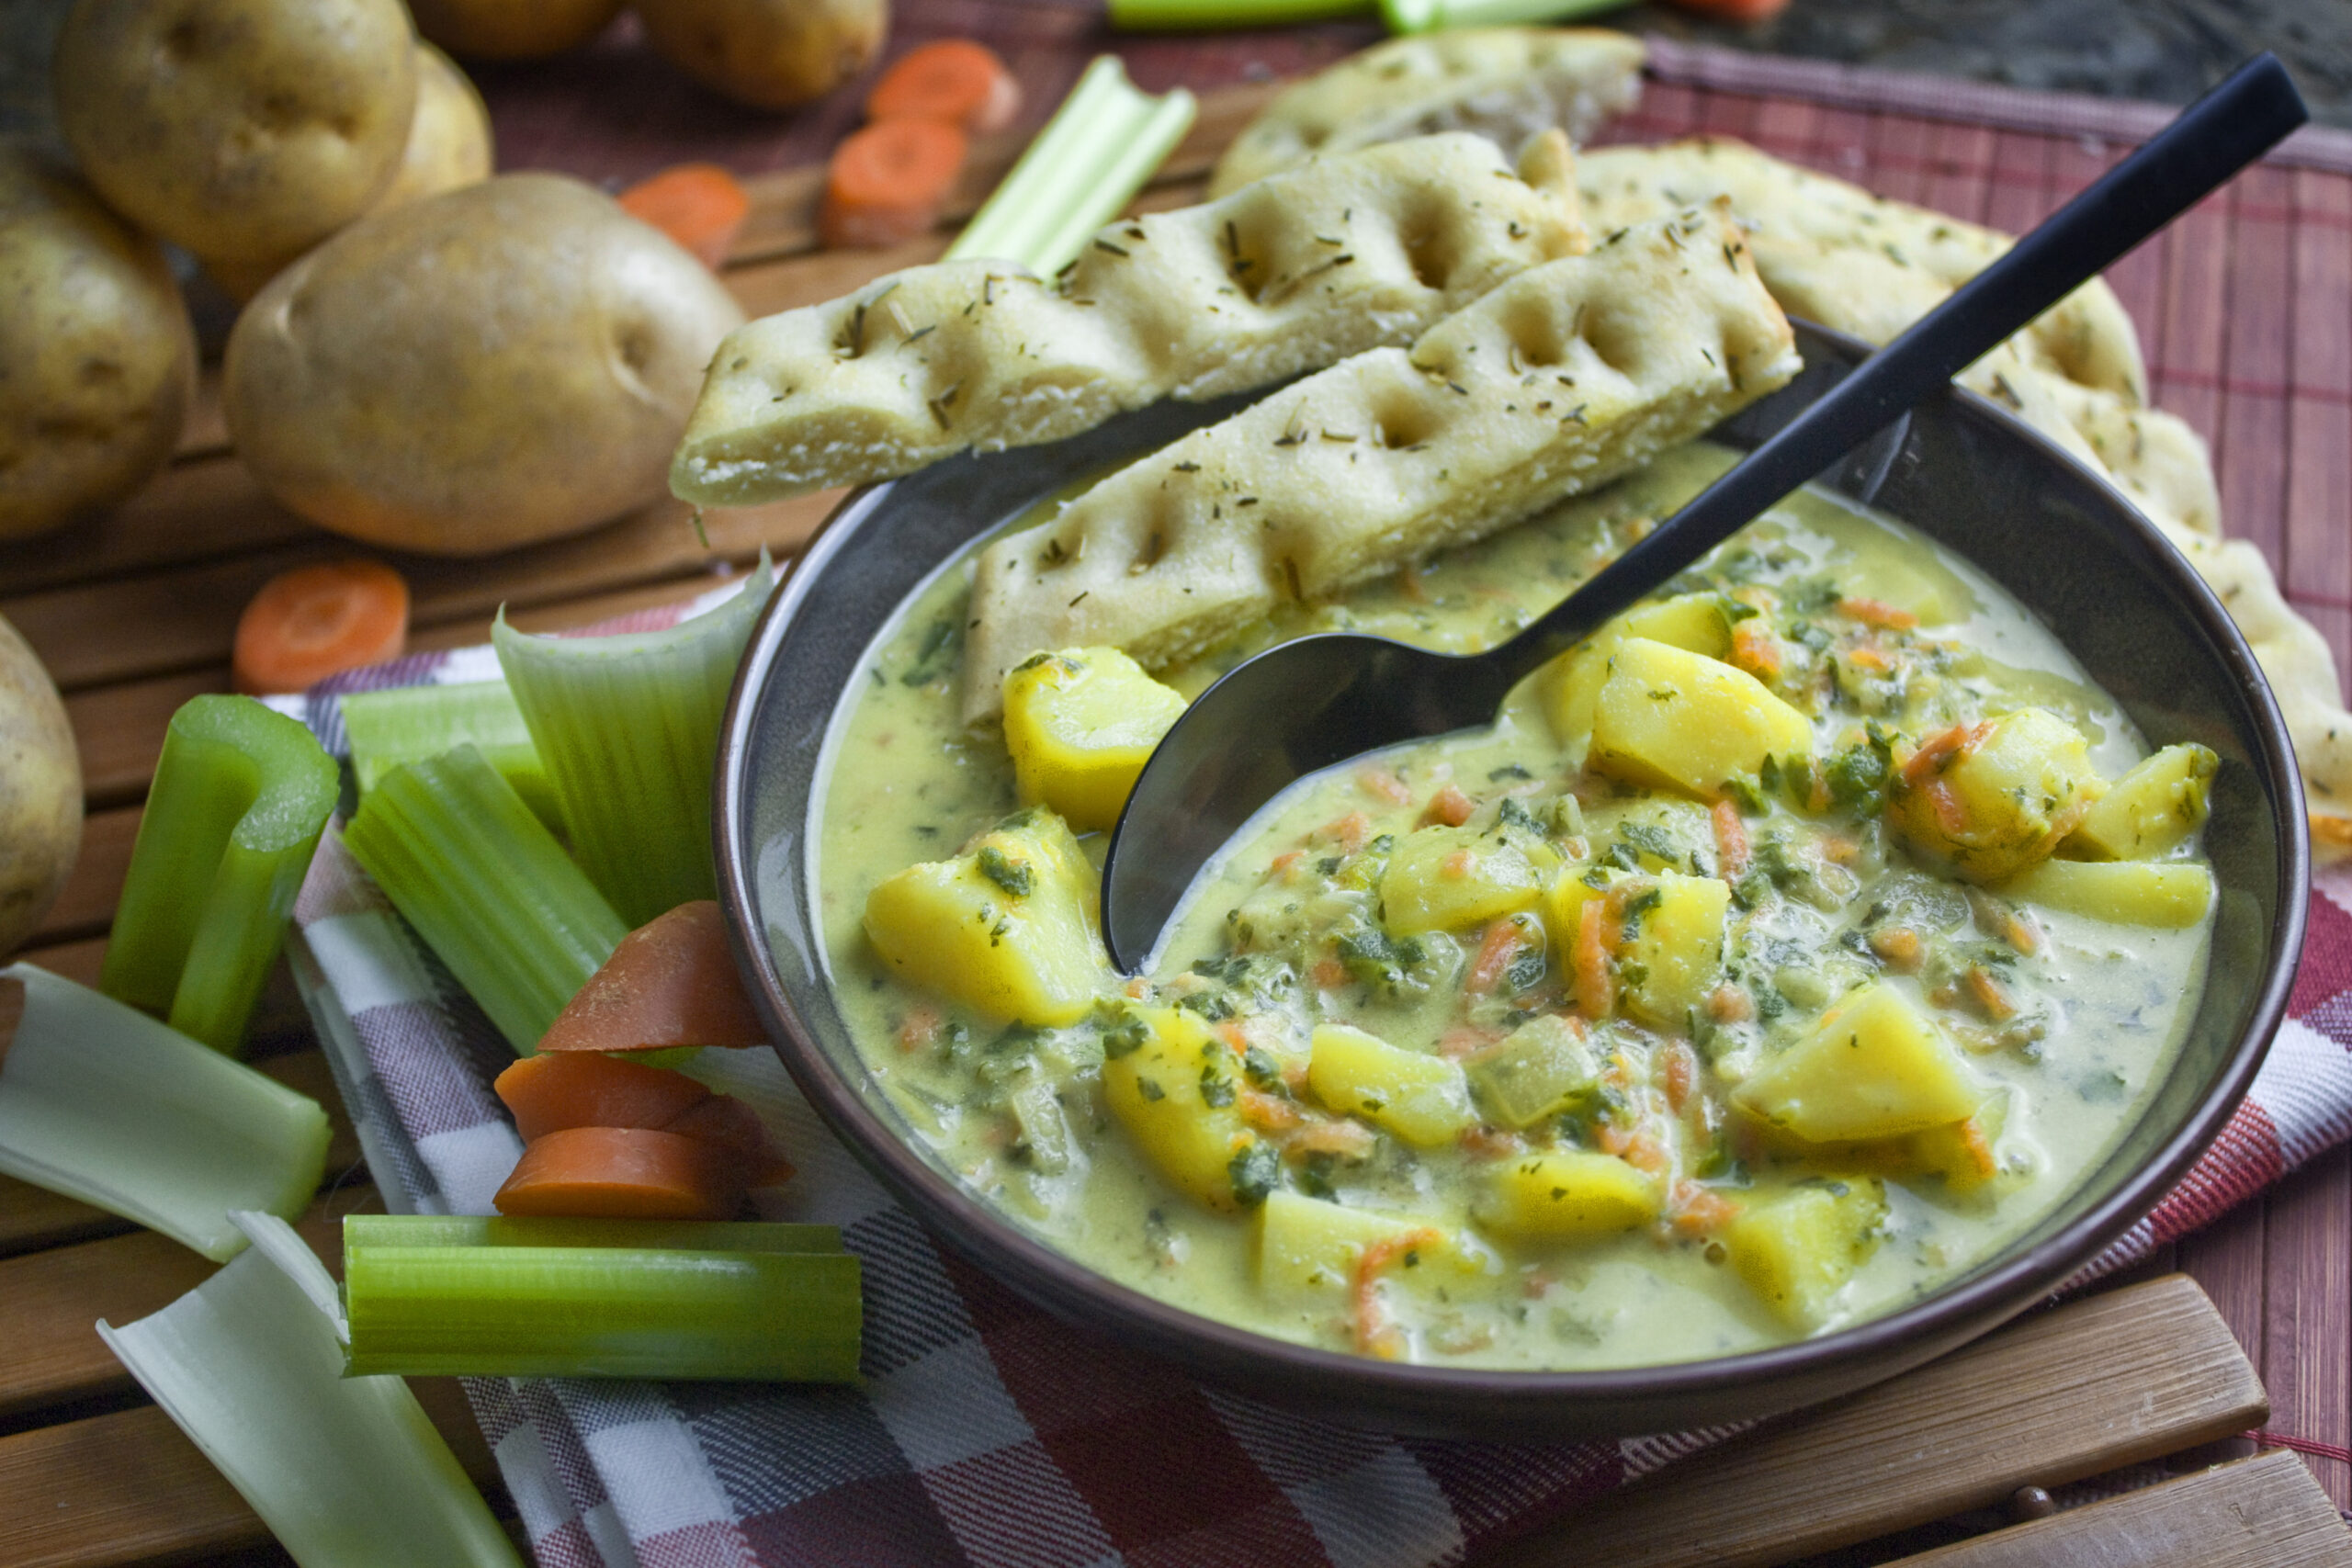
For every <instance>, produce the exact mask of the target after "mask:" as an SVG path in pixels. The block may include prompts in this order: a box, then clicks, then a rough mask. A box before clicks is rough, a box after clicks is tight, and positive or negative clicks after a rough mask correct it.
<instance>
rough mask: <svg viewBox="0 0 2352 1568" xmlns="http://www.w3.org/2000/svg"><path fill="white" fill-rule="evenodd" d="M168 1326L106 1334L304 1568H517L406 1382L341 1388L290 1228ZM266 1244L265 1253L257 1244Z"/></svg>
mask: <svg viewBox="0 0 2352 1568" xmlns="http://www.w3.org/2000/svg"><path fill="white" fill-rule="evenodd" d="M245 1223H246V1224H248V1225H249V1226H251V1227H252V1228H253V1229H254V1235H255V1239H256V1242H257V1243H259V1244H260V1245H256V1246H255V1247H254V1248H253V1249H252V1250H251V1251H249V1252H247V1253H246V1254H245V1255H244V1256H243V1257H241V1258H238V1259H237V1260H236V1261H234V1262H233V1263H231V1264H230V1265H229V1266H228V1267H227V1268H226V1269H221V1270H220V1272H219V1273H218V1274H215V1275H214V1276H213V1277H212V1278H211V1279H209V1280H206V1281H205V1282H204V1283H203V1284H201V1285H198V1287H197V1288H196V1289H195V1290H193V1291H190V1292H187V1294H186V1295H184V1296H182V1297H180V1299H179V1300H177V1301H175V1302H174V1303H172V1304H171V1305H169V1306H167V1307H165V1308H164V1309H163V1310H162V1311H161V1312H157V1313H153V1314H150V1315H148V1316H146V1317H142V1318H141V1319H140V1320H139V1321H137V1322H136V1323H131V1324H127V1325H124V1326H122V1327H120V1328H117V1327H115V1326H113V1325H110V1324H107V1323H104V1322H101V1323H100V1324H99V1325H98V1336H99V1337H100V1338H102V1339H104V1340H105V1341H106V1344H107V1348H108V1349H110V1350H112V1351H113V1352H114V1353H115V1356H116V1358H117V1359H119V1360H120V1361H121V1362H122V1364H123V1365H124V1367H126V1368H128V1369H129V1370H130V1375H131V1376H133V1377H135V1378H137V1379H138V1380H139V1382H140V1384H141V1386H142V1387H144V1388H145V1389H146V1390H147V1392H148V1393H150V1394H152V1395H153V1396H154V1400H155V1403H156V1404H160V1405H162V1406H163V1408H164V1414H165V1415H167V1416H170V1417H171V1418H172V1420H173V1421H174V1422H175V1423H176V1424H177V1425H178V1427H179V1428H180V1430H182V1431H184V1432H186V1433H187V1435H188V1437H189V1438H192V1439H193V1440H194V1441H195V1443H196V1446H197V1447H198V1448H199V1449H201V1450H203V1451H204V1457H205V1458H207V1459H209V1460H210V1461H212V1463H213V1465H214V1467H215V1468H217V1469H218V1470H219V1471H220V1473H221V1474H222V1475H223V1476H225V1477H227V1478H228V1481H229V1483H230V1484H231V1485H232V1486H234V1487H235V1488H236V1489H237V1491H238V1493H239V1494H240V1495H243V1498H244V1499H245V1501H246V1502H247V1503H250V1504H251V1505H253V1509H254V1512H255V1513H256V1514H259V1515H260V1516H261V1517H262V1520H263V1522H264V1523H266V1524H267V1525H268V1526H269V1528H270V1529H271V1530H272V1531H273V1532H274V1533H275V1534H276V1535H277V1540H278V1542H279V1544H280V1545H282V1546H284V1547H285V1549H286V1550H287V1551H288V1553H290V1554H291V1555H292V1556H293V1558H294V1561H295V1562H299V1563H301V1564H302V1565H303V1568H379V1565H380V1568H414V1565H415V1564H418V1563H427V1562H429V1563H433V1564H435V1565H436V1568H521V1560H520V1559H519V1558H518V1557H517V1556H516V1554H515V1547H514V1544H513V1543H512V1542H511V1541H509V1540H507V1538H506V1532H505V1531H504V1530H503V1529H500V1528H499V1524H498V1521H497V1519H495V1518H494V1517H492V1515H491V1512H490V1509H489V1507H488V1506H485V1505H484V1504H483V1502H482V1499H481V1493H480V1492H478V1491H476V1490H475V1489H474V1484H473V1483H472V1482H471V1481H469V1480H468V1479H467V1478H466V1472H465V1471H464V1470H462V1469H461V1468H459V1466H458V1461H457V1458H456V1456H455V1455H453V1454H451V1453H450V1451H449V1446H448V1444H447V1443H445V1442H443V1441H442V1439H441V1434H440V1433H438V1432H436V1431H435V1430H434V1429H433V1423H432V1422H431V1421H430V1420H428V1419H427V1418H426V1416H425V1414H424V1410H423V1408H422V1407H420V1406H419V1405H418V1404H417V1403H416V1396H415V1395H414V1394H413V1393H410V1392H409V1389H408V1385H407V1384H406V1383H404V1382H401V1380H400V1379H398V1378H391V1377H370V1378H346V1377H345V1376H343V1375H342V1374H343V1347H342V1346H341V1345H340V1344H339V1343H338V1342H337V1339H336V1335H335V1332H334V1327H333V1326H332V1325H331V1324H330V1323H329V1321H328V1320H327V1318H326V1317H325V1316H323V1315H322V1314H321V1312H320V1310H319V1307H318V1306H317V1305H316V1304H314V1303H316V1302H318V1301H319V1300H321V1299H322V1293H323V1299H327V1300H332V1299H333V1297H334V1288H335V1287H334V1280H333V1278H331V1277H330V1276H329V1275H328V1273H327V1271H326V1269H323V1268H322V1267H321V1266H320V1264H319V1260H318V1259H317V1258H313V1257H311V1254H310V1251H309V1249H308V1248H306V1247H303V1246H302V1243H301V1240H300V1237H298V1236H296V1235H294V1234H293V1232H292V1231H291V1230H290V1229H288V1228H287V1227H286V1226H285V1225H284V1224H283V1223H282V1222H278V1221H274V1220H271V1219H269V1218H268V1217H267V1216H266V1215H249V1216H246V1217H245ZM265 1237H267V1238H268V1240H267V1241H265V1240H264V1238H265Z"/></svg>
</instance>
